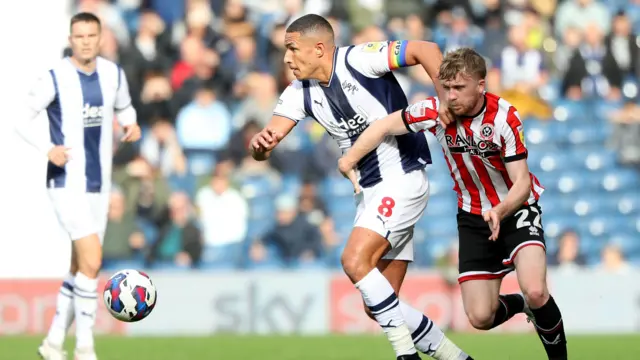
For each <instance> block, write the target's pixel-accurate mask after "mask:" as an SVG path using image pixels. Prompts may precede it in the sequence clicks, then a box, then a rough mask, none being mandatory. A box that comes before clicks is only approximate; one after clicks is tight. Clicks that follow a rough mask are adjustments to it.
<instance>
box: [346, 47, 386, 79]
mask: <svg viewBox="0 0 640 360" xmlns="http://www.w3.org/2000/svg"><path fill="white" fill-rule="evenodd" d="M389 45H390V43H389V42H388V41H381V42H368V43H364V44H360V45H356V46H354V47H353V49H351V51H350V52H349V56H348V58H347V61H348V62H349V65H351V66H352V67H353V68H355V69H356V70H358V71H359V72H360V73H362V74H363V75H365V76H368V77H380V76H382V75H384V74H386V73H388V72H389V71H391V70H392V69H391V68H390V67H389V51H390V50H389Z"/></svg>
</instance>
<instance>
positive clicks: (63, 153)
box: [47, 145, 71, 167]
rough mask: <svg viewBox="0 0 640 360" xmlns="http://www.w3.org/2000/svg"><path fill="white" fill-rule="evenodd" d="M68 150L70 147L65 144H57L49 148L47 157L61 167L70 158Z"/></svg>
mask: <svg viewBox="0 0 640 360" xmlns="http://www.w3.org/2000/svg"><path fill="white" fill-rule="evenodd" d="M69 150H70V148H68V147H66V146H62V145H58V146H56V147H54V148H53V149H51V150H49V153H47V157H48V158H49V161H51V162H52V163H53V164H54V165H56V166H58V167H63V166H64V165H65V164H66V163H67V162H68V161H69V159H71V155H69Z"/></svg>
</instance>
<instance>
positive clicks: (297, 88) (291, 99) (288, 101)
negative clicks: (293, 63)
mask: <svg viewBox="0 0 640 360" xmlns="http://www.w3.org/2000/svg"><path fill="white" fill-rule="evenodd" d="M273 115H278V116H282V117H286V118H288V119H291V120H293V121H295V122H296V123H297V122H298V121H300V120H304V118H306V117H307V113H306V111H305V110H304V89H303V87H302V82H300V81H297V80H294V81H293V82H292V83H291V84H289V86H287V88H286V89H285V90H284V91H283V92H282V95H280V99H278V104H277V105H276V107H275V109H274V110H273Z"/></svg>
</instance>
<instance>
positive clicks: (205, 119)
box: [176, 82, 231, 175]
mask: <svg viewBox="0 0 640 360" xmlns="http://www.w3.org/2000/svg"><path fill="white" fill-rule="evenodd" d="M214 86H215V84H214V83H213V82H205V83H203V84H202V85H201V86H200V88H199V89H198V91H197V92H196V94H195V96H194V98H193V101H192V102H191V103H190V104H188V105H187V106H185V107H184V108H182V110H180V112H179V113H178V118H177V119H176V132H177V134H178V140H179V142H180V145H181V146H182V148H183V149H184V151H185V154H186V155H187V159H188V162H189V168H190V169H191V171H192V172H193V173H194V174H196V175H201V174H204V173H205V172H208V171H209V170H210V169H211V168H212V166H213V162H214V159H215V155H216V154H217V153H219V152H221V151H222V150H224V149H225V148H226V146H227V144H228V142H229V138H230V137H231V114H230V113H229V110H228V109H227V107H226V105H225V104H224V103H223V102H221V101H219V100H218V99H217V96H216V91H217V90H215V89H214Z"/></svg>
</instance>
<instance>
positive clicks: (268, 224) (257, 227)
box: [247, 217, 275, 240]
mask: <svg viewBox="0 0 640 360" xmlns="http://www.w3.org/2000/svg"><path fill="white" fill-rule="evenodd" d="M274 225H275V219H274V218H273V217H269V218H262V219H253V220H250V221H249V224H248V227H247V238H249V239H252V240H253V239H255V238H259V237H261V236H262V235H264V234H265V233H267V231H269V230H271V229H272V228H273V226H274Z"/></svg>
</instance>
